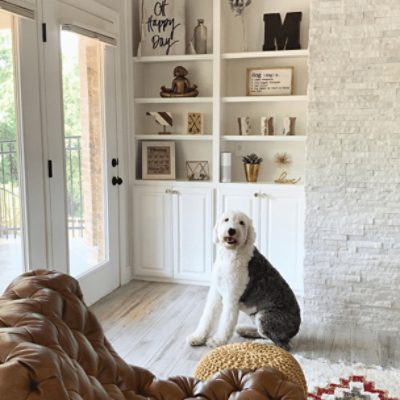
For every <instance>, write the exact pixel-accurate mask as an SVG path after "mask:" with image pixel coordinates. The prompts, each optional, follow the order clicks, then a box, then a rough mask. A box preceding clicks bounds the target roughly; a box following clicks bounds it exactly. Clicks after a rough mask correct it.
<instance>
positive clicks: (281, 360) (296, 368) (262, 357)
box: [194, 342, 307, 396]
mask: <svg viewBox="0 0 400 400" xmlns="http://www.w3.org/2000/svg"><path fill="white" fill-rule="evenodd" d="M263 367H271V368H275V369H277V370H278V371H280V372H282V373H283V374H285V375H286V377H287V378H288V380H289V381H291V382H293V383H296V384H298V385H300V387H302V388H303V390H304V394H305V396H307V383H306V379H305V377H304V374H303V370H302V369H301V367H300V365H299V363H298V362H297V361H296V359H295V358H294V357H293V356H292V355H291V354H290V353H288V352H287V351H285V350H283V349H281V348H280V347H277V346H273V345H269V344H262V343H256V342H246V343H236V344H228V345H226V346H222V347H218V348H217V349H215V350H212V351H211V352H210V353H208V354H206V355H205V356H204V357H203V358H202V359H201V360H200V362H199V363H198V364H197V367H196V371H195V373H194V376H195V377H196V378H197V379H200V380H206V379H208V378H209V377H211V376H212V375H214V374H215V373H217V372H219V371H222V370H224V369H226V368H229V369H234V368H248V369H254V370H256V369H258V368H263Z"/></svg>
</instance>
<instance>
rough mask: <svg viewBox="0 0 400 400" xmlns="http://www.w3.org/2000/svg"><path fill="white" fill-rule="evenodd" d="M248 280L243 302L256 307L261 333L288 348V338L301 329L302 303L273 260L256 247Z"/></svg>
mask: <svg viewBox="0 0 400 400" xmlns="http://www.w3.org/2000/svg"><path fill="white" fill-rule="evenodd" d="M248 268H249V278H250V279H249V283H248V285H247V288H246V290H245V291H244V293H243V295H242V297H241V298H240V302H241V303H242V304H243V305H244V306H245V307H248V308H253V309H254V308H255V312H254V313H252V314H251V315H252V316H253V317H254V318H256V319H258V321H259V324H258V332H259V334H260V336H261V337H266V338H269V339H271V340H272V341H273V342H274V343H275V344H276V345H278V346H280V347H283V348H285V349H289V342H290V339H292V338H293V337H294V336H295V335H296V334H297V333H298V332H299V329H300V323H301V317H300V307H299V305H298V303H297V300H296V297H295V295H294V293H293V291H292V289H291V288H290V287H289V285H288V284H287V282H286V281H285V280H284V279H283V278H282V276H281V275H280V273H279V272H278V271H277V270H276V269H275V268H274V267H273V266H272V265H271V263H270V262H269V261H268V260H267V259H266V258H265V257H264V256H263V255H262V254H261V253H260V252H259V251H258V249H257V248H256V247H254V253H253V257H252V259H251V260H250V262H249V265H248Z"/></svg>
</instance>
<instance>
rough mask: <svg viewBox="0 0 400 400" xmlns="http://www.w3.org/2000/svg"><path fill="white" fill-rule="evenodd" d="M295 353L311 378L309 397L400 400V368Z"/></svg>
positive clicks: (331, 399)
mask: <svg viewBox="0 0 400 400" xmlns="http://www.w3.org/2000/svg"><path fill="white" fill-rule="evenodd" d="M294 357H295V358H296V359H297V361H298V362H299V364H300V365H301V367H302V369H303V371H304V375H305V377H306V380H307V385H308V391H309V393H310V395H309V398H308V400H400V369H393V368H388V369H384V368H381V367H378V366H366V365H363V364H346V363H333V362H331V361H327V360H322V359H317V360H316V359H308V358H305V357H302V356H300V355H298V354H294Z"/></svg>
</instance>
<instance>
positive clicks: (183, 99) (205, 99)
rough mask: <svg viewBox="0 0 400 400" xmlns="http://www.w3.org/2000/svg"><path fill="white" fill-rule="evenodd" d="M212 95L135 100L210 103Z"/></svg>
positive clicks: (157, 102) (149, 102)
mask: <svg viewBox="0 0 400 400" xmlns="http://www.w3.org/2000/svg"><path fill="white" fill-rule="evenodd" d="M212 101H213V98H212V97H171V98H162V97H148V98H147V97H144V98H143V97H141V98H137V99H136V100H135V103H136V104H196V103H197V104H202V103H212Z"/></svg>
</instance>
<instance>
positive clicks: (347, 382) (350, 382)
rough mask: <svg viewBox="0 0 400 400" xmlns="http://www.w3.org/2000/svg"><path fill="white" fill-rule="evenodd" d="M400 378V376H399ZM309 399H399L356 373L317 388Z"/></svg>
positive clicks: (309, 395)
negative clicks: (337, 381)
mask: <svg viewBox="0 0 400 400" xmlns="http://www.w3.org/2000/svg"><path fill="white" fill-rule="evenodd" d="M399 380H400V377H399ZM308 400H399V399H396V398H394V397H390V395H389V394H388V392H386V391H385V390H382V389H379V388H377V387H376V386H375V383H374V382H371V381H369V380H368V379H367V378H365V377H364V376H359V375H354V376H351V377H350V378H348V379H340V382H339V383H338V384H336V383H331V384H329V385H328V386H326V387H324V388H316V390H315V391H314V392H313V393H309V394H308Z"/></svg>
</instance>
